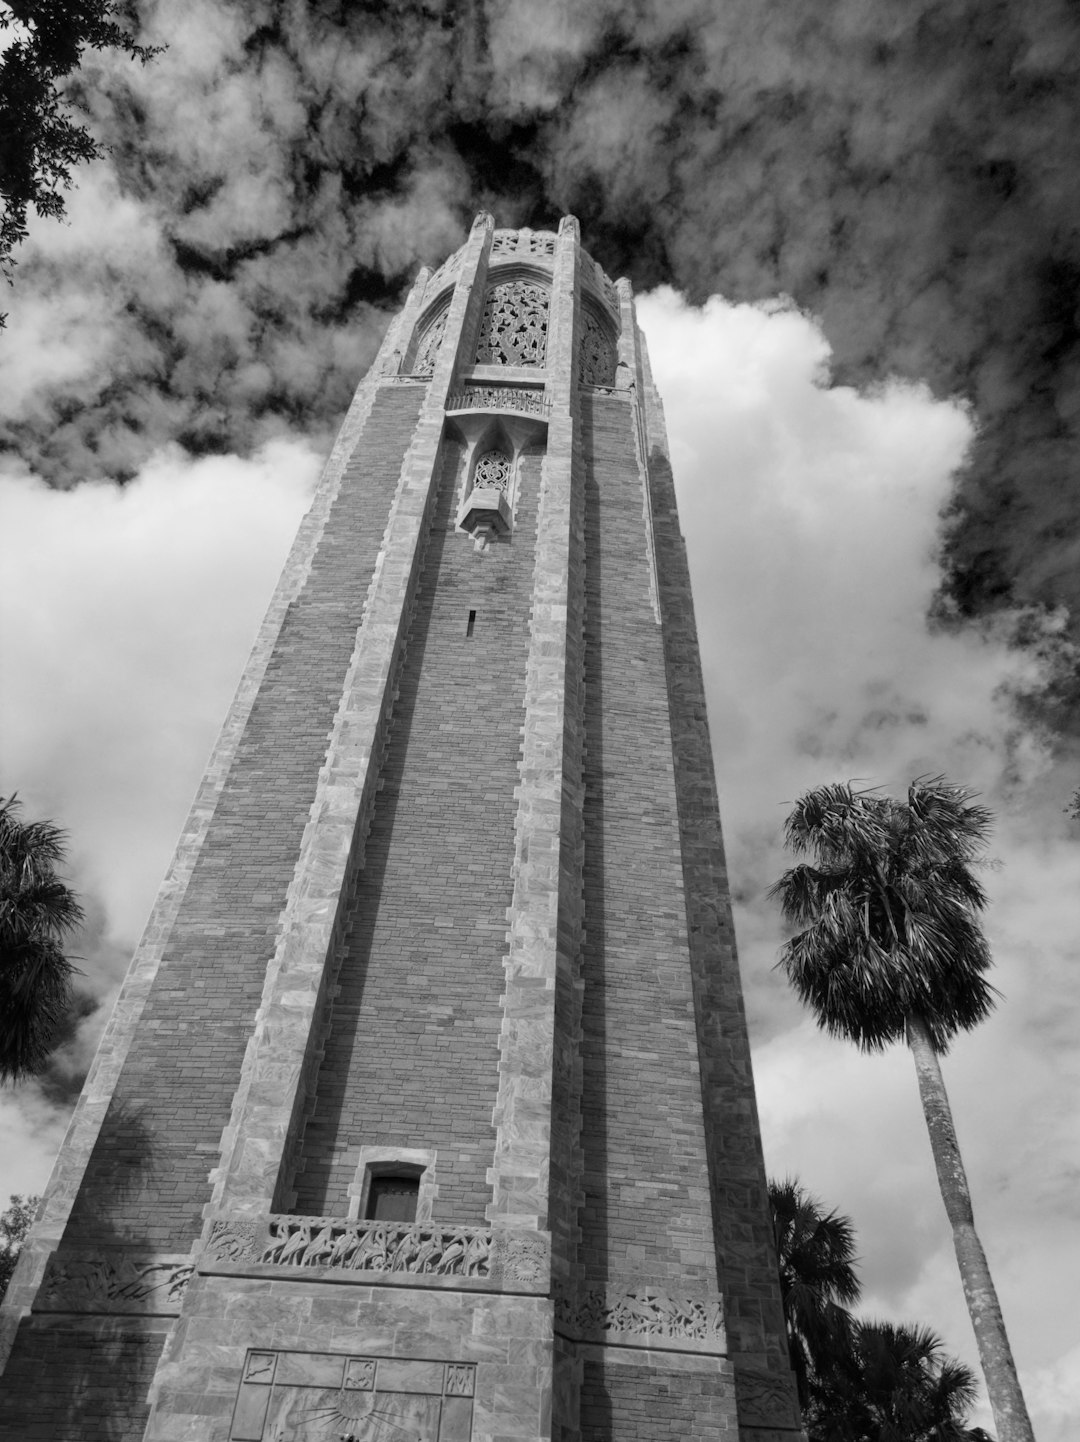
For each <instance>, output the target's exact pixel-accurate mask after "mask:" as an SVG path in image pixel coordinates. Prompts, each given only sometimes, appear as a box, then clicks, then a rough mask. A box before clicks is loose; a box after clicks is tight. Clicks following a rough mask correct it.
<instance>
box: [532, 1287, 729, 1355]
mask: <svg viewBox="0 0 1080 1442" xmlns="http://www.w3.org/2000/svg"><path fill="white" fill-rule="evenodd" d="M555 1318H556V1322H557V1323H558V1324H559V1326H560V1328H561V1329H562V1330H564V1331H565V1332H566V1333H567V1334H568V1335H569V1336H571V1337H573V1338H575V1339H576V1340H578V1341H583V1342H621V1343H623V1344H624V1345H630V1346H638V1347H657V1348H668V1349H670V1350H674V1351H702V1352H714V1353H722V1352H724V1351H725V1349H726V1345H727V1341H726V1335H725V1331H724V1313H723V1305H722V1303H721V1300H720V1298H719V1297H718V1296H712V1297H687V1296H677V1295H674V1294H672V1293H670V1292H665V1291H661V1290H659V1289H658V1288H654V1287H640V1288H635V1289H633V1290H629V1291H625V1290H621V1289H619V1288H617V1287H589V1288H586V1289H585V1290H584V1291H582V1292H581V1293H580V1294H579V1295H578V1296H577V1298H570V1297H567V1296H557V1297H556V1302H555Z"/></svg>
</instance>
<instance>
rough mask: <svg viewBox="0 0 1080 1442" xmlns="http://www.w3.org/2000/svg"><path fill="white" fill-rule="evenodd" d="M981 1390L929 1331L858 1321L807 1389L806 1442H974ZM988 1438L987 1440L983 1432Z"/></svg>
mask: <svg viewBox="0 0 1080 1442" xmlns="http://www.w3.org/2000/svg"><path fill="white" fill-rule="evenodd" d="M977 1392H978V1384H977V1383H976V1380H975V1374H974V1373H973V1372H972V1371H971V1368H970V1367H966V1366H965V1365H964V1364H963V1363H962V1362H957V1361H955V1360H954V1359H952V1358H950V1357H947V1356H945V1349H944V1345H943V1343H942V1341H941V1339H940V1338H939V1337H937V1336H935V1334H934V1333H933V1332H931V1331H930V1329H929V1328H928V1327H909V1326H904V1325H895V1324H893V1323H891V1322H855V1323H854V1324H853V1326H852V1329H851V1336H850V1341H849V1345H848V1348H847V1350H846V1352H843V1351H842V1352H840V1353H837V1354H835V1355H834V1357H833V1361H832V1365H831V1366H830V1367H829V1368H827V1369H826V1370H825V1371H823V1372H821V1373H820V1374H818V1375H816V1376H815V1377H814V1378H813V1380H812V1383H811V1398H810V1405H809V1406H808V1408H807V1411H806V1425H807V1432H808V1435H809V1437H810V1439H811V1442H976V1439H977V1438H978V1436H979V1430H978V1429H977V1428H975V1429H969V1428H968V1427H967V1426H965V1418H966V1416H967V1413H968V1412H969V1411H970V1409H971V1406H972V1403H973V1402H974V1401H975V1397H976V1394H977ZM984 1435H985V1434H984Z"/></svg>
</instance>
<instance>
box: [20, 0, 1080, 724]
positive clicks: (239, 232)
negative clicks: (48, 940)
mask: <svg viewBox="0 0 1080 1442" xmlns="http://www.w3.org/2000/svg"><path fill="white" fill-rule="evenodd" d="M358 13H359V12H357V15H353V14H351V12H343V13H341V14H340V15H339V14H337V13H336V12H332V11H326V10H312V9H311V8H310V7H308V8H305V7H293V6H285V5H281V4H279V3H271V0H266V3H261V4H258V5H248V6H244V7H241V6H238V5H236V6H225V7H222V6H221V5H210V4H208V3H205V0H199V3H197V4H194V5H191V6H187V7H185V9H184V12H183V14H182V15H181V14H179V13H178V12H176V10H175V8H174V7H167V6H164V5H161V4H158V3H153V4H150V5H147V6H144V7H143V18H144V28H145V38H146V39H147V40H149V41H150V42H152V43H161V44H167V46H168V49H167V50H166V51H165V52H164V53H163V54H161V55H159V56H157V57H156V58H155V59H154V61H153V62H152V63H151V64H149V65H147V66H145V67H140V66H138V65H133V64H131V63H130V62H129V61H127V60H126V59H124V58H123V57H117V56H112V55H108V54H106V55H97V56H90V57H88V59H87V62H86V65H85V66H84V69H83V72H82V74H81V76H80V77H79V78H78V79H77V80H76V82H75V85H74V89H73V94H74V96H75V98H76V99H77V100H78V101H79V102H80V103H81V104H82V105H83V106H84V107H85V108H86V110H87V111H88V113H89V114H90V116H91V120H92V123H93V125H94V127H95V130H96V133H98V134H99V135H100V136H101V138H102V140H103V141H104V142H105V143H106V144H108V145H110V146H111V147H112V150H111V153H110V157H109V160H108V161H107V162H106V163H103V164H101V165H99V166H97V167H95V168H93V169H92V170H90V171H84V172H82V173H81V174H80V176H79V189H78V192H77V193H76V194H77V195H79V196H81V195H82V194H83V192H87V193H93V195H96V196H97V197H99V200H98V203H97V204H96V207H95V204H94V202H93V201H91V202H89V204H88V205H87V206H84V207H83V208H82V210H81V211H80V213H79V214H78V215H77V216H76V217H75V218H76V225H75V226H74V227H73V228H72V230H71V231H69V232H68V234H67V237H66V239H65V240H63V241H61V240H60V239H59V238H58V228H57V227H55V226H45V225H38V226H36V227H35V228H34V232H33V235H32V239H31V241H30V243H29V244H28V245H27V246H26V247H24V248H23V252H22V255H21V258H20V266H19V272H18V289H17V291H16V292H15V295H14V297H13V299H14V306H13V321H12V324H13V326H17V328H18V336H19V351H20V354H23V355H25V356H27V359H28V364H27V367H26V371H25V375H26V377H27V380H26V382H25V384H24V385H23V387H22V389H23V390H24V391H29V389H30V387H29V378H30V377H33V378H34V385H33V389H32V397H33V401H32V405H29V406H28V407H23V408H16V410H15V413H14V415H13V416H12V418H11V421H12V423H11V425H10V426H9V429H8V431H7V435H6V441H7V444H9V445H11V446H13V447H14V448H15V449H16V450H17V451H18V452H19V453H20V454H22V456H23V457H24V459H25V460H26V461H27V463H28V464H29V465H30V466H31V468H32V469H34V470H35V472H36V473H39V474H42V475H43V476H45V477H47V478H48V479H49V480H50V481H52V482H53V483H55V484H60V485H68V484H71V483H72V482H73V481H77V480H79V479H81V478H83V477H90V478H95V477H110V478H117V477H119V478H121V479H123V478H128V477H130V476H131V475H134V474H136V473H137V472H138V471H139V470H140V469H141V467H142V465H143V464H144V462H145V460H146V458H147V457H148V456H149V455H150V454H152V453H153V452H154V451H155V450H157V449H159V448H160V446H161V445H163V444H166V443H170V442H172V443H180V444H182V445H184V446H185V447H187V448H188V449H189V450H191V451H192V452H193V453H195V454H203V453H206V452H221V453H229V452H235V453H243V454H247V453H250V452H251V451H252V450H254V449H256V448H258V446H260V445H262V444H264V443H265V441H266V440H267V439H269V438H270V437H271V436H273V435H275V434H279V433H281V424H280V420H281V416H282V415H284V416H285V417H286V418H287V419H288V421H289V422H290V423H292V422H296V421H302V423H303V425H304V426H305V427H306V428H308V429H309V430H310V431H311V433H312V434H315V433H318V434H319V436H320V437H322V436H323V435H325V431H326V427H327V426H328V425H329V424H330V423H331V421H332V418H333V417H335V416H336V415H338V414H340V412H341V410H342V409H343V407H344V405H345V403H346V401H347V398H348V389H349V385H350V384H351V381H352V379H353V377H354V375H355V371H354V370H353V369H352V367H354V366H355V364H356V363H357V361H358V360H362V361H366V360H367V359H368V358H370V355H371V354H372V352H373V347H374V345H375V344H376V343H377V341H378V338H379V336H380V335H381V333H382V329H383V328H384V326H385V323H386V315H387V313H388V312H390V311H392V310H393V309H394V308H395V307H396V304H397V302H398V300H399V298H400V296H401V293H402V290H403V287H404V285H405V283H406V282H407V279H408V277H409V274H410V273H411V271H412V270H413V269H414V268H415V265H416V263H417V261H418V260H425V261H429V260H437V259H438V258H440V256H441V255H442V254H444V253H445V252H446V251H448V250H449V249H452V248H453V246H454V245H455V244H456V243H457V242H458V241H459V240H460V238H461V236H462V234H463V232H464V229H465V227H466V226H467V224H468V221H469V218H470V216H471V214H472V212H473V211H474V210H476V209H477V208H479V207H481V206H484V207H487V208H490V209H492V210H494V211H495V212H496V214H497V216H498V217H499V218H500V220H501V221H502V222H503V223H506V224H531V225H538V224H550V223H552V222H553V221H554V219H555V218H556V217H557V215H558V214H559V213H560V212H562V211H564V210H576V211H577V212H578V214H579V215H580V216H581V219H582V221H583V225H584V233H585V235H586V238H587V242H588V243H589V244H590V245H591V246H592V248H593V249H594V251H595V252H596V254H597V256H598V258H599V259H600V260H601V261H602V262H603V263H604V264H605V265H606V266H607V267H608V268H609V269H610V270H612V271H613V272H615V273H618V272H626V273H628V274H630V275H631V277H632V278H633V279H634V281H635V283H636V284H637V286H638V288H639V289H640V288H643V287H645V286H653V285H656V284H658V283H661V282H670V283H673V284H675V285H676V286H678V287H679V288H680V289H681V290H683V291H685V292H686V293H688V294H689V295H691V297H693V298H696V299H703V298H704V297H705V296H706V295H708V294H709V293H710V292H713V291H716V290H723V292H724V293H725V294H728V295H731V296H733V297H734V298H735V299H742V300H755V299H758V298H760V297H762V296H767V295H773V294H776V293H778V292H784V293H787V294H790V295H792V296H793V297H794V298H795V300H796V302H797V303H798V304H799V305H800V306H803V307H809V308H811V309H812V310H813V311H814V312H815V313H817V314H819V315H820V316H821V318H822V321H823V324H824V328H825V332H826V334H827V335H828V337H829V341H830V344H831V346H832V348H833V353H834V364H835V366H836V368H837V374H838V376H839V377H840V378H841V379H842V380H846V381H852V382H854V383H858V384H866V383H867V382H869V381H871V380H872V379H873V378H874V377H875V376H878V375H881V374H885V373H890V374H895V375H897V376H901V377H905V378H907V379H908V380H909V381H915V382H920V383H925V384H929V385H930V386H931V388H932V390H933V393H934V394H935V395H937V396H938V397H939V398H940V397H948V396H952V395H963V396H964V397H965V398H966V399H967V400H968V401H969V402H970V403H971V404H972V405H973V406H974V407H975V411H976V414H977V417H978V431H977V433H976V434H975V435H974V436H973V438H972V444H971V450H970V457H969V464H968V467H967V470H966V472H965V475H964V477H963V479H962V482H961V484H960V485H959V487H958V492H957V497H956V501H957V505H958V515H959V523H958V524H957V525H956V526H954V528H953V529H952V531H951V533H950V538H949V566H948V568H947V569H946V572H945V575H944V577H943V579H944V581H945V583H946V585H947V588H948V590H949V592H950V594H951V595H952V596H953V597H954V598H955V599H956V600H957V601H958V602H959V604H960V605H961V607H962V608H963V609H964V610H965V612H966V613H967V614H982V613H984V612H986V611H988V610H992V609H995V608H998V607H1000V606H1002V605H1004V606H1010V605H1015V604H1018V603H1020V604H1023V603H1029V602H1034V603H1037V604H1048V605H1051V606H1053V605H1064V606H1066V607H1067V608H1068V609H1069V610H1070V611H1071V613H1072V614H1074V615H1076V614H1080V581H1078V580H1077V577H1080V566H1078V565H1077V561H1078V559H1080V556H1078V554H1077V549H1078V546H1080V542H1078V541H1077V539H1076V538H1077V536H1078V535H1080V514H1078V504H1080V503H1078V502H1077V496H1078V495H1080V490H1078V488H1077V487H1076V486H1075V485H1073V484H1071V483H1070V481H1069V479H1068V478H1069V477H1070V476H1072V475H1073V474H1074V471H1075V465H1076V461H1075V457H1076V453H1077V442H1078V439H1080V438H1078V435H1077V416H1078V405H1080V403H1078V402H1077V400H1076V397H1077V395H1078V394H1080V340H1078V335H1080V332H1078V330H1077V323H1076V311H1077V303H1078V300H1080V241H1078V239H1077V236H1078V235H1080V227H1078V225H1077V221H1078V219H1080V198H1078V196H1077V192H1076V187H1075V186H1074V185H1073V184H1072V183H1071V177H1072V176H1073V175H1075V174H1076V171H1077V168H1078V162H1080V126H1078V125H1077V124H1076V123H1075V121H1076V99H1075V97H1076V82H1077V78H1078V77H1077V70H1078V68H1080V44H1078V43H1077V41H1078V37H1080V22H1078V20H1077V17H1076V15H1075V14H1074V13H1073V12H1072V11H1071V10H1070V9H1069V7H1067V6H1065V5H1063V4H1061V3H1060V0H1033V3H1031V4H1029V5H1027V6H1025V7H1024V9H1023V11H1022V12H1021V11H1015V12H1006V11H1003V10H1001V9H1000V7H999V8H998V9H996V10H987V8H986V7H985V6H980V5H978V4H976V3H975V0H945V3H943V4H942V3H934V4H933V5H931V4H930V3H929V0H919V3H917V4H915V5H914V6H908V7H906V8H905V9H903V10H902V11H894V10H890V9H887V8H885V7H881V6H877V7H867V6H866V5H864V4H861V3H858V0H845V3H843V4H839V5H834V6H832V7H829V8H828V9H827V10H826V9H820V8H819V9H816V10H815V9H807V8H806V7H805V6H804V7H792V6H790V5H787V4H782V3H780V0H764V3H762V0H739V3H736V4H733V5H725V6H723V7H717V6H715V5H713V4H711V3H706V0H683V3H680V4H671V3H670V0H667V3H665V4H663V5H660V4H659V3H656V0H646V3H644V4H641V5H638V6H635V7H633V9H632V10H631V11H628V10H627V9H626V7H625V6H615V5H613V4H611V3H609V0H591V3H586V4H582V5H574V6H569V5H556V6H547V7H542V6H541V7H537V6H535V5H527V4H522V3H518V0H486V3H484V0H480V3H477V4H476V5H470V6H468V7H465V8H464V9H461V10H459V11H457V12H455V13H454V15H453V16H450V15H449V14H448V15H447V16H445V17H442V18H441V19H440V18H439V17H438V16H437V15H436V13H435V12H433V11H432V10H431V8H430V7H429V6H427V5H421V4H418V3H406V4H401V5H397V6H395V7H393V8H392V10H389V11H386V12H380V13H378V14H376V13H375V12H365V13H364V19H363V23H362V24H361V23H360V21H359V18H358ZM106 198H108V199H109V200H110V202H111V203H112V208H113V210H114V212H116V213H117V214H119V212H120V211H122V212H123V215H124V222H125V223H124V224H123V225H120V224H118V222H117V220H116V219H115V218H113V219H109V218H107V217H106V216H105V212H106V209H107V207H106V205H105V204H104V203H102V202H103V201H104V200H105V199H106ZM95 209H96V212H97V214H96V215H91V214H89V213H88V212H90V211H94V210H95ZM73 215H74V212H73ZM125 231H128V232H130V234H131V235H133V236H136V237H137V236H140V235H144V234H145V235H146V236H147V237H148V238H152V243H149V241H148V249H147V248H146V247H144V250H143V253H142V254H141V255H140V256H139V257H138V258H136V261H135V263H134V264H132V265H126V264H117V263H116V260H117V257H118V253H119V251H120V250H121V249H122V241H121V237H122V235H123V233H124V232H125ZM58 269H62V271H63V276H64V279H63V281H62V282H61V285H60V287H59V289H58V288H57V284H56V280H57V274H58ZM222 287H225V288H227V289H228V290H229V291H230V292H231V303H230V304H229V305H227V306H224V307H222V308H221V309H220V311H219V310H218V307H217V301H218V300H219V299H220V295H221V288H222ZM106 296H107V297H108V299H107V300H106V299H105V297H106ZM89 297H93V298H92V299H90V298H89ZM61 312H63V317H64V318H61ZM65 332H66V333H68V336H67V337H65V338H61V336H64V333H65ZM345 335H348V337H349V338H350V340H351V344H346V343H344V340H343V337H344V336H345ZM68 337H69V338H70V341H71V344H70V345H68V344H67V343H66V342H67V338H68ZM328 338H330V339H331V341H332V343H330V344H328ZM1072 689H1073V688H1070V687H1066V688H1065V694H1066V699H1067V700H1068V703H1069V704H1067V705H1065V706H1064V707H1059V708H1058V711H1057V712H1056V713H1055V715H1056V719H1057V721H1058V723H1059V724H1061V725H1064V726H1065V727H1066V728H1067V729H1070V730H1072V729H1076V725H1077V723H1076V718H1075V716H1074V715H1073V710H1072V705H1073V698H1072Z"/></svg>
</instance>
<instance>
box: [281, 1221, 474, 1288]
mask: <svg viewBox="0 0 1080 1442" xmlns="http://www.w3.org/2000/svg"><path fill="white" fill-rule="evenodd" d="M259 1260H260V1261H262V1262H269V1263H272V1264H274V1265H276V1266H281V1267H341V1268H343V1269H345V1270H347V1271H351V1272H412V1273H425V1274H430V1275H434V1276H443V1277H487V1276H489V1275H490V1273H491V1232H490V1231H489V1230H488V1228H486V1227H452V1228H441V1227H431V1226H422V1225H421V1226H418V1225H413V1226H408V1225H402V1226H396V1225H394V1224H393V1223H389V1222H350V1221H338V1220H335V1219H333V1218H328V1217H271V1218H270V1235H269V1240H268V1242H267V1245H266V1246H265V1247H264V1248H263V1251H262V1255H261V1257H260V1259H259Z"/></svg>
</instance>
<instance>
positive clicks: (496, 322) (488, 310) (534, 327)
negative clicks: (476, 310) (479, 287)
mask: <svg viewBox="0 0 1080 1442" xmlns="http://www.w3.org/2000/svg"><path fill="white" fill-rule="evenodd" d="M548 307H549V296H548V291H547V287H546V286H543V285H535V284H533V282H532V281H527V280H505V281H500V282H499V283H498V284H496V285H493V286H492V287H491V289H490V290H489V291H488V293H487V299H486V300H485V302H484V314H483V317H482V318H481V321H480V339H479V341H478V343H477V347H476V362H477V364H478V365H503V366H542V365H543V364H544V362H545V360H546V358H547V328H548Z"/></svg>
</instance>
